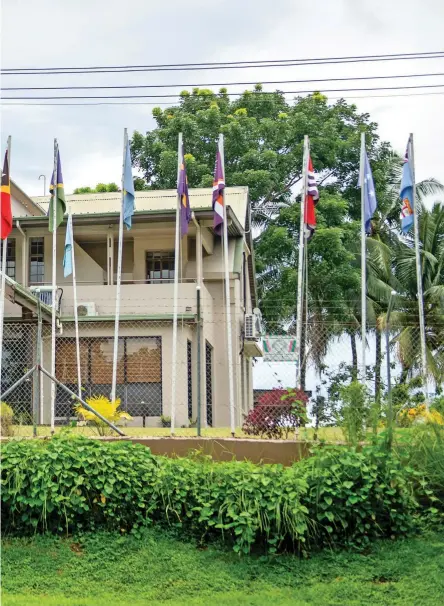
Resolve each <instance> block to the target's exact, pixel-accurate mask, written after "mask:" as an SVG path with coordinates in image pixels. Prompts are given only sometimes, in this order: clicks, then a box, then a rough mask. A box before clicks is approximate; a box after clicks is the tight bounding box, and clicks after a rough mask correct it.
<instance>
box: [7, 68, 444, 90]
mask: <svg viewBox="0 0 444 606" xmlns="http://www.w3.org/2000/svg"><path fill="white" fill-rule="evenodd" d="M436 76H444V72H438V73H428V74H394V75H391V76H350V77H344V78H311V79H305V80H269V81H261V82H260V84H304V83H309V82H348V81H352V80H388V79H392V78H393V79H398V78H434V77H436ZM256 84H259V83H258V82H204V83H201V84H123V85H116V86H33V87H17V86H12V87H8V88H5V87H3V89H2V90H4V91H10V90H91V89H96V90H98V89H102V90H105V89H117V88H119V89H122V88H123V89H126V88H179V87H184V88H199V87H201V86H255V85H256Z"/></svg>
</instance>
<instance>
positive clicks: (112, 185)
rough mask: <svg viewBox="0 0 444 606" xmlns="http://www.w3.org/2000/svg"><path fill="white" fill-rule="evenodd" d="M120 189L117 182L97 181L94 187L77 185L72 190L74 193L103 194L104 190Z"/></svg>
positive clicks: (113, 190)
mask: <svg viewBox="0 0 444 606" xmlns="http://www.w3.org/2000/svg"><path fill="white" fill-rule="evenodd" d="M116 191H120V188H119V186H118V185H117V183H97V185H96V187H95V188H94V189H93V188H91V187H88V186H86V187H76V189H75V190H74V191H73V192H72V193H73V194H101V193H104V192H116Z"/></svg>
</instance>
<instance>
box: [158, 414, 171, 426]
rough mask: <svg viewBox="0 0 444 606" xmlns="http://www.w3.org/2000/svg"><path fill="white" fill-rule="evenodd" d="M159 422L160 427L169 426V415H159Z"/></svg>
mask: <svg viewBox="0 0 444 606" xmlns="http://www.w3.org/2000/svg"><path fill="white" fill-rule="evenodd" d="M160 424H161V425H162V427H171V417H166V416H165V415H160Z"/></svg>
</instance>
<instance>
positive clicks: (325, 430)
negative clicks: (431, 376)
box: [13, 425, 405, 442]
mask: <svg viewBox="0 0 444 606" xmlns="http://www.w3.org/2000/svg"><path fill="white" fill-rule="evenodd" d="M13 429H14V436H16V437H31V436H32V426H30V425H14V427H13ZM62 429H63V427H56V433H59V432H60V431H62ZM122 430H123V432H124V433H125V434H126V435H128V436H134V437H135V436H137V437H150V436H169V435H170V433H171V430H170V428H169V427H122ZM71 431H73V432H75V433H79V434H82V435H85V436H93V435H96V433H95V432H94V430H93V429H92V428H91V427H73V428H72V429H71ZM397 431H398V432H399V431H403V430H402V429H401V430H399V429H398V430H397ZM404 431H405V430H404ZM313 432H314V429H313V428H312V427H307V428H303V429H301V430H300V431H299V438H300V439H302V440H311V439H312V438H313ZM37 433H38V435H39V436H49V435H51V428H50V427H47V426H39V427H38V428H37ZM175 434H176V436H179V437H180V436H189V437H195V436H196V435H197V429H196V428H180V427H179V428H177V429H176V430H175ZM202 435H203V436H204V437H209V438H229V437H231V431H230V428H229V427H209V428H207V429H205V428H203V429H202ZM235 435H236V437H238V438H253V439H254V438H255V436H247V435H246V434H244V432H243V431H242V430H241V429H240V428H237V429H236V434H235ZM369 435H370V434H369ZM318 438H319V439H321V440H327V441H329V442H341V441H343V440H344V436H343V433H342V430H341V428H340V427H321V428H320V429H319V431H318ZM289 439H294V435H293V434H291V435H290V436H289Z"/></svg>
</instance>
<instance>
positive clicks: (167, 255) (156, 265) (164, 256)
mask: <svg viewBox="0 0 444 606" xmlns="http://www.w3.org/2000/svg"><path fill="white" fill-rule="evenodd" d="M146 281H147V282H148V283H149V284H162V283H163V284H167V283H169V282H173V281H174V251H164V252H147V253H146Z"/></svg>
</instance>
